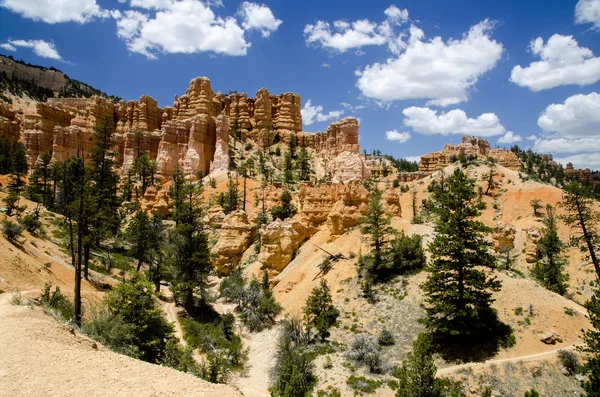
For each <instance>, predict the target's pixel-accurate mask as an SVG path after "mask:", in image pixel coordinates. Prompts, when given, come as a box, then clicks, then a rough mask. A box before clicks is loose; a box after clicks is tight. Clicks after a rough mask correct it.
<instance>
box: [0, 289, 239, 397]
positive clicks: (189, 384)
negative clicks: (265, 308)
mask: <svg viewBox="0 0 600 397" xmlns="http://www.w3.org/2000/svg"><path fill="white" fill-rule="evenodd" d="M10 296H11V295H10V294H2V295H0V340H2V349H0V396H88V397H92V396H207V397H208V396H220V397H230V396H231V397H233V396H240V394H239V393H238V392H236V391H235V390H233V389H232V388H231V387H229V386H226V385H215V384H211V383H208V382H205V381H203V380H201V379H198V378H196V377H194V376H192V375H188V374H184V373H182V372H178V371H175V370H173V369H170V368H166V367H161V366H158V365H153V364H149V363H145V362H142V361H139V360H135V359H132V358H130V357H127V356H123V355H119V354H116V353H113V352H111V351H109V350H108V349H106V348H104V347H102V346H99V348H98V349H94V348H93V346H92V341H90V340H89V339H88V338H86V337H84V336H81V335H79V334H72V333H70V332H69V330H68V329H67V328H66V327H65V326H63V325H61V324H60V323H58V322H57V321H56V320H54V319H53V318H51V317H50V316H49V315H47V314H45V313H44V312H43V311H42V310H41V309H39V308H30V307H27V306H14V305H11V304H10V303H9V298H10Z"/></svg>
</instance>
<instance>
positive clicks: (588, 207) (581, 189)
mask: <svg viewBox="0 0 600 397" xmlns="http://www.w3.org/2000/svg"><path fill="white" fill-rule="evenodd" d="M593 204H594V199H593V198H592V193H591V192H590V190H589V188H587V187H586V186H584V185H582V184H581V183H579V182H570V183H568V184H567V185H566V186H565V188H564V192H563V199H562V202H561V203H560V205H561V206H562V207H563V208H564V209H565V210H566V211H567V214H566V215H565V216H563V217H562V219H563V222H565V223H566V224H567V225H569V226H570V227H571V240H570V243H571V245H574V246H579V247H583V248H585V249H587V251H588V253H589V255H590V259H591V261H592V264H593V265H594V269H595V270H596V275H597V277H598V279H599V280H600V262H599V258H598V256H597V253H596V252H597V251H598V248H599V247H600V233H599V232H598V226H597V225H598V224H599V223H600V214H599V213H597V212H595V211H594V210H593V208H592V206H593Z"/></svg>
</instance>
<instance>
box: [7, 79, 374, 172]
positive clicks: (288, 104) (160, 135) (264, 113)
mask: <svg viewBox="0 0 600 397" xmlns="http://www.w3.org/2000/svg"><path fill="white" fill-rule="evenodd" d="M5 107H6V106H5V105H3V107H2V109H1V110H0V116H2V119H0V120H1V121H2V123H1V124H0V127H1V128H2V134H3V135H11V134H12V135H13V136H14V133H15V132H14V131H15V129H16V128H18V127H16V126H18V122H16V121H15V115H14V114H12V113H10V110H9V109H8V108H7V107H6V109H4V108H5ZM300 110H301V99H300V96H299V95H297V94H293V93H283V94H280V95H273V94H270V93H269V92H268V91H267V89H265V88H262V89H260V90H259V91H258V92H257V93H256V97H255V98H251V97H248V95H247V94H245V93H231V94H222V93H220V92H218V93H215V92H213V90H212V88H211V85H210V80H209V79H208V78H206V77H198V78H195V79H193V80H192V81H191V82H190V86H189V87H188V89H187V90H186V92H185V94H183V95H181V96H177V95H176V96H175V99H174V102H173V106H166V107H164V108H160V107H159V106H158V103H157V102H156V100H154V99H153V98H151V97H149V96H146V95H142V96H141V97H140V99H139V100H138V101H127V102H126V101H123V100H121V101H119V102H117V103H113V102H112V101H110V100H109V99H106V98H103V97H98V96H94V97H92V98H90V99H85V98H51V99H49V100H48V102H46V103H38V104H37V111H36V113H35V114H26V115H25V116H23V127H22V138H23V141H24V143H25V145H26V148H27V155H28V160H29V163H30V165H33V164H35V162H36V161H37V159H38V157H39V155H40V154H41V153H43V152H45V151H48V150H52V153H53V161H64V160H66V159H67V158H68V157H69V156H71V155H74V154H76V153H87V152H88V151H89V150H90V148H91V146H92V136H93V132H94V129H95V128H98V127H100V124H101V122H102V121H103V120H107V119H108V120H111V121H112V122H113V124H114V127H115V132H116V134H115V152H116V154H117V156H116V162H117V166H118V167H119V168H121V170H122V172H123V173H126V172H127V170H128V169H129V168H130V167H131V165H132V164H133V161H134V160H135V157H136V156H137V154H138V153H139V152H140V151H141V152H147V153H148V154H149V156H150V159H151V160H155V161H156V166H157V173H158V175H159V176H162V177H164V178H166V179H168V178H169V177H170V175H171V174H172V172H173V171H174V170H175V168H176V167H177V166H180V167H181V168H183V170H184V172H185V173H186V175H188V176H191V177H194V176H195V175H196V174H197V173H198V172H201V173H202V174H203V175H207V174H209V173H212V172H217V171H219V170H227V169H228V167H229V156H228V147H229V136H230V135H231V133H232V132H234V131H235V132H236V133H239V135H241V136H242V137H245V138H248V139H250V140H253V141H254V142H255V143H256V144H257V145H259V146H270V145H273V144H277V143H279V142H282V143H289V142H290V141H291V140H292V139H295V141H296V143H297V144H298V145H299V146H301V147H307V148H311V149H313V150H314V152H315V153H316V156H317V157H318V158H319V159H323V160H325V161H324V165H322V168H323V169H324V171H325V172H329V173H331V175H332V177H333V179H334V180H349V179H356V178H358V179H361V178H364V177H366V176H368V172H369V171H368V169H367V167H366V166H365V161H364V156H363V155H361V154H360V150H359V145H358V120H357V119H355V118H352V117H347V118H345V119H343V120H340V121H337V122H333V123H331V125H330V126H329V127H328V128H327V130H326V131H324V132H317V133H312V132H304V131H302V115H301V112H300ZM137 148H139V149H140V150H136V149H137Z"/></svg>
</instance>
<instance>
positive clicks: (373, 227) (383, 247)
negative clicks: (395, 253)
mask: <svg viewBox="0 0 600 397" xmlns="http://www.w3.org/2000/svg"><path fill="white" fill-rule="evenodd" d="M390 223H391V219H390V217H389V216H388V215H386V213H385V210H384V209H383V203H382V201H381V191H379V190H377V189H375V190H373V191H372V192H371V194H370V195H369V209H368V212H367V215H366V216H365V217H364V219H363V220H362V227H361V232H362V233H363V234H368V235H369V236H370V237H371V257H370V258H369V259H370V262H371V263H370V265H369V266H368V269H367V271H369V270H371V269H383V268H384V267H385V266H386V261H387V258H386V255H387V247H388V244H389V238H390V236H392V235H393V234H394V229H393V228H392V227H391V226H390Z"/></svg>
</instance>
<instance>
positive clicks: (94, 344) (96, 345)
mask: <svg viewBox="0 0 600 397" xmlns="http://www.w3.org/2000/svg"><path fill="white" fill-rule="evenodd" d="M92 349H94V350H98V344H97V343H96V342H92Z"/></svg>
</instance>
